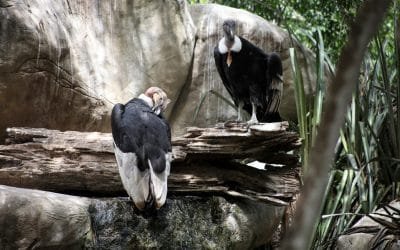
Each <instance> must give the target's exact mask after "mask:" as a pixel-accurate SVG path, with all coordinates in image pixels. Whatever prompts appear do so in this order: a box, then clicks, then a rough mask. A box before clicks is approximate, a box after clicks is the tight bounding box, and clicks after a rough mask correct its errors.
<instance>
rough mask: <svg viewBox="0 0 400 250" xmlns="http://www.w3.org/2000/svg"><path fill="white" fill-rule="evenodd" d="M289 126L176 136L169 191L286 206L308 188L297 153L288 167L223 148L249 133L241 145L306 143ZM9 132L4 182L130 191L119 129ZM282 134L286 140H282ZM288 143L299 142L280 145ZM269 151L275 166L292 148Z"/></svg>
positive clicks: (2, 158) (1, 165)
mask: <svg viewBox="0 0 400 250" xmlns="http://www.w3.org/2000/svg"><path fill="white" fill-rule="evenodd" d="M263 129H264V130H265V128H263ZM283 129H284V128H282V127H280V128H279V129H278V127H275V128H274V129H270V130H269V131H261V130H254V128H250V129H248V130H247V129H246V131H239V132H238V131H236V132H235V131H231V129H228V130H224V129H223V128H210V129H198V128H197V129H195V128H191V129H189V130H188V134H187V135H186V136H185V137H183V138H176V139H174V140H173V144H174V147H173V155H174V161H173V164H172V170H171V175H170V177H169V179H168V185H169V192H170V193H171V194H173V193H179V194H181V193H184V194H188V193H192V194H210V193H215V194H223V195H229V196H236V197H243V198H249V199H252V200H260V201H264V202H268V203H273V204H275V205H285V204H286V203H287V202H288V201H290V200H291V199H292V197H293V195H294V194H295V193H297V191H298V190H299V186H300V183H299V178H298V173H297V168H296V167H297V163H298V162H297V161H295V160H294V159H297V158H296V157H293V156H291V157H288V160H287V161H282V162H283V163H284V164H283V165H285V166H284V167H281V168H269V169H268V170H258V169H255V168H251V167H249V166H247V165H243V164H240V163H237V162H231V161H229V160H227V159H226V157H228V156H231V157H232V155H234V154H235V153H236V152H237V149H236V148H234V147H230V148H231V149H232V150H231V151H229V150H228V149H226V148H224V147H223V146H222V145H227V144H232V145H233V144H234V143H233V141H235V140H236V138H237V137H240V136H241V138H242V139H241V141H240V142H239V143H240V144H241V145H245V143H244V142H243V141H247V140H250V141H253V142H258V143H260V145H264V147H260V148H262V149H266V148H270V146H269V145H268V143H267V139H265V138H264V139H262V138H263V135H268V136H269V139H270V141H271V143H273V144H274V145H275V146H276V147H277V148H280V149H282V148H285V149H286V150H289V149H292V148H295V147H298V144H299V142H298V138H295V134H293V133H289V132H285V131H284V130H283ZM194 131H196V132H194ZM254 131H255V132H254ZM7 133H8V139H7V145H0V184H3V185H10V186H16V187H25V188H36V189H42V190H48V191H56V192H62V193H77V194H81V195H82V194H90V195H95V196H112V195H116V194H124V195H125V191H124V190H123V188H122V184H121V182H120V178H119V174H118V169H117V166H116V162H115V158H114V152H113V149H112V137H111V134H107V133H97V132H91V133H89V132H76V131H66V132H60V131H57V130H47V129H35V128H10V129H8V130H7ZM195 134H196V135H195ZM218 134H220V135H218ZM227 134H230V135H232V138H231V137H228V136H227ZM279 136H281V137H283V138H285V139H282V140H279ZM288 141H291V142H292V144H291V145H281V144H279V142H281V143H287V142H288ZM216 142H218V144H216ZM199 144H201V147H199V146H198V145H199ZM200 148H201V149H202V150H200ZM262 149H259V148H257V147H256V145H251V149H249V150H248V151H247V152H246V153H243V152H239V153H238V154H240V157H252V156H256V157H257V156H258V155H260V156H261V152H262ZM243 151H245V150H243ZM214 155H217V156H218V157H214ZM265 155H266V156H268V155H270V157H269V159H271V160H272V161H270V163H279V162H277V161H278V160H279V158H285V157H284V156H285V155H286V153H285V152H284V151H283V152H277V153H273V151H272V150H270V151H269V152H268V151H267V153H266V154H265ZM264 158H265V157H264Z"/></svg>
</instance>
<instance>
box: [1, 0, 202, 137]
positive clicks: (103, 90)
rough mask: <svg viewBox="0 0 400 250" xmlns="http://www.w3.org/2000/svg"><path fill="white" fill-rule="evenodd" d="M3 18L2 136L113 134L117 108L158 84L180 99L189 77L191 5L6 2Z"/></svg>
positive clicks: (47, 0) (192, 31)
mask: <svg viewBox="0 0 400 250" xmlns="http://www.w3.org/2000/svg"><path fill="white" fill-rule="evenodd" d="M0 19H1V20H2V22H1V26H0V29H1V30H0V72H1V74H0V117H1V118H2V119H1V120H0V131H1V132H0V133H4V131H5V128H6V127H7V126H13V125H19V126H28V125H29V126H33V127H35V126H36V127H38V126H40V127H48V128H58V129H62V130H65V129H74V130H92V131H93V130H96V131H109V127H110V126H109V123H110V122H109V114H110V111H111V107H112V105H113V103H116V102H126V101H128V100H129V99H130V98H132V97H133V96H137V95H138V94H139V93H141V92H143V91H144V90H145V89H146V88H147V87H149V86H152V85H157V86H160V87H161V88H163V89H164V90H166V92H167V93H168V94H169V97H170V98H171V99H172V100H173V101H174V100H176V98H177V96H178V95H179V90H180V89H181V87H182V86H183V85H184V83H185V81H186V78H187V75H188V72H189V68H190V62H191V59H192V52H193V46H194V34H195V28H194V26H193V23H192V20H191V18H190V15H189V13H188V11H187V7H186V1H178V0H167V1H163V4H160V2H159V1H157V0H151V1H148V0H139V1H112V0H105V1H103V0H95V1H91V2H90V3H89V2H85V1H57V2H54V1H51V0H45V1H39V0H33V1H29V2H26V1H22V0H4V1H1V3H0ZM171 106H173V105H171ZM2 136H4V134H2V135H0V138H1V137H2Z"/></svg>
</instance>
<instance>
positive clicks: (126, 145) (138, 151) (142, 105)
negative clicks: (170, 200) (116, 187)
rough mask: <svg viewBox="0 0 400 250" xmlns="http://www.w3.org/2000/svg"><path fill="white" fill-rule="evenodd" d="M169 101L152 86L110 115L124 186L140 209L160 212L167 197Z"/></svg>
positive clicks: (116, 106) (169, 160) (161, 92)
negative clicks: (167, 113) (158, 210)
mask: <svg viewBox="0 0 400 250" xmlns="http://www.w3.org/2000/svg"><path fill="white" fill-rule="evenodd" d="M169 102H170V100H169V99H168V98H167V95H166V93H165V92H164V91H163V90H161V89H160V88H158V87H151V88H149V89H147V90H146V92H145V93H144V94H141V95H139V97H138V98H134V99H132V100H130V101H129V102H128V103H126V104H125V105H122V104H120V103H118V104H116V105H115V106H114V108H113V110H112V113H111V128H112V136H113V139H114V153H115V158H116V160H117V165H118V169H119V174H120V176H121V180H122V184H123V186H124V188H125V190H126V191H127V193H128V195H129V196H130V197H131V199H132V200H133V202H134V204H135V206H136V207H137V208H138V209H139V210H144V209H146V210H147V209H148V210H152V209H153V208H157V209H159V208H160V207H162V206H163V205H164V203H165V200H166V197H167V178H168V175H169V173H170V164H171V157H172V153H171V132H170V127H169V125H168V123H167V121H166V120H165V119H164V118H163V116H162V111H164V110H165V108H166V107H167V105H168V103H169Z"/></svg>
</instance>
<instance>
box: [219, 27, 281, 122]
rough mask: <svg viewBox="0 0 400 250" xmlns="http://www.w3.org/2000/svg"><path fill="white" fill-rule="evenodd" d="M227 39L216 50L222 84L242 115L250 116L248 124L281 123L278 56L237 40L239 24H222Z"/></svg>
mask: <svg viewBox="0 0 400 250" xmlns="http://www.w3.org/2000/svg"><path fill="white" fill-rule="evenodd" d="M222 27H223V32H224V37H223V38H222V39H221V40H220V41H219V43H218V45H217V46H216V47H215V49H214V59H215V64H216V67H217V70H218V73H219V75H220V77H221V79H222V83H223V84H224V86H225V88H226V89H227V90H228V92H229V94H230V96H231V97H232V99H233V101H234V102H235V105H236V106H237V107H238V121H241V120H242V115H241V111H242V109H244V110H246V111H247V112H248V113H249V114H251V119H250V120H249V121H248V122H247V123H248V124H256V123H258V122H259V121H260V122H277V121H281V120H282V119H281V116H280V115H279V105H280V99H281V96H282V88H283V82H282V62H281V59H280V57H279V55H278V54H277V53H265V52H264V51H263V50H262V49H260V48H258V47H257V46H255V45H254V44H252V43H251V42H249V41H248V40H246V39H244V38H243V37H240V36H237V35H236V34H235V33H236V22H235V21H234V20H226V21H224V23H223V26H222Z"/></svg>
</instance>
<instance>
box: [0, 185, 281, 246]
mask: <svg viewBox="0 0 400 250" xmlns="http://www.w3.org/2000/svg"><path fill="white" fill-rule="evenodd" d="M283 211H284V207H276V206H272V205H268V204H264V203H259V202H255V201H250V200H246V199H243V200H240V199H239V200H236V201H234V202H232V201H231V200H228V199H226V198H223V197H190V196H187V197H170V198H169V199H168V200H167V203H166V205H165V206H164V207H162V208H161V209H160V210H159V211H158V212H157V213H155V214H142V213H139V212H137V211H136V210H135V209H133V204H132V203H131V202H130V201H129V200H128V199H127V198H108V199H87V198H82V197H77V196H69V195H63V194H56V193H51V192H44V191H39V190H32V189H22V188H14V187H7V186H2V185H0V228H1V229H2V230H0V248H1V249H147V248H157V249H159V248H160V249H177V248H179V249H214V248H222V249H225V248H228V249H251V248H254V247H257V246H260V245H263V244H266V243H267V242H268V241H269V240H270V239H271V236H272V234H273V232H274V231H275V230H276V228H277V226H278V224H279V222H280V218H281V216H282V214H283Z"/></svg>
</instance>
